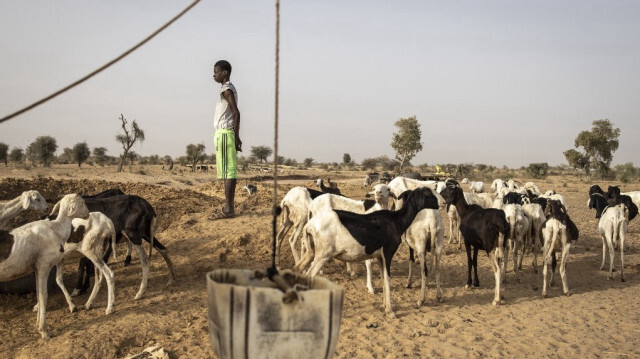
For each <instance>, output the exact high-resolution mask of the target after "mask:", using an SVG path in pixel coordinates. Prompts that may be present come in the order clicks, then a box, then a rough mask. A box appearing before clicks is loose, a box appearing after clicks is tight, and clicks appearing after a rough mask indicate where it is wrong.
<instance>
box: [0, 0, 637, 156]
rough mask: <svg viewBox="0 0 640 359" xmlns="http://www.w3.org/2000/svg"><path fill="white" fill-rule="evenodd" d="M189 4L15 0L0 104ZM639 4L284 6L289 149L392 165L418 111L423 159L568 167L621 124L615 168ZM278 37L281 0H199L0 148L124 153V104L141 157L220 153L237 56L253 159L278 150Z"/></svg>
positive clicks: (18, 99)
mask: <svg viewBox="0 0 640 359" xmlns="http://www.w3.org/2000/svg"><path fill="white" fill-rule="evenodd" d="M190 3H191V1H181V2H179V3H176V2H169V1H161V2H158V1H151V0H144V1H139V2H135V3H128V2H116V3H113V2H109V3H86V2H82V1H78V0H75V1H71V0H63V1H59V2H55V3H52V2H46V1H33V2H2V3H0V10H1V11H0V28H1V29H2V30H3V31H2V32H1V33H2V35H0V48H2V49H3V50H2V53H3V63H2V65H0V77H1V78H3V81H2V82H0V91H1V94H2V96H0V112H1V113H0V115H2V116H4V115H6V114H9V113H11V112H14V111H16V110H18V109H20V108H21V107H24V106H26V105H28V104H30V103H32V102H34V101H36V100H38V99H40V98H41V97H43V96H46V95H48V94H49V93H51V92H53V91H55V90H58V89H59V88H61V87H63V86H66V85H67V84H69V83H71V82H73V81H75V80H77V79H78V78H80V77H81V76H84V75H85V74H87V73H89V72H91V71H92V70H93V69H95V68H97V67H98V66H100V65H102V64H104V63H105V62H107V61H108V60H111V59H112V58H114V57H115V56H116V55H118V54H120V53H122V52H123V51H124V50H126V49H128V48H130V47H131V46H132V45H134V44H135V43H137V42H138V41H140V40H141V39H142V38H144V37H145V36H147V35H148V34H150V33H151V32H152V31H154V30H155V29H157V28H158V27H159V26H160V25H161V24H163V23H165V22H166V21H167V20H169V19H170V18H171V17H173V16H174V15H175V14H176V13H178V12H179V11H181V10H182V9H183V8H184V7H186V6H187V5H188V4H190ZM219 14H224V16H220V15H219ZM638 15H640V3H637V2H633V1H620V2H614V3H609V2H606V3H603V2H598V1H586V2H585V1H565V2H562V3H557V2H553V1H543V2H535V3H534V2H524V3H511V2H505V1H497V0H496V1H489V2H484V3H482V4H477V3H474V2H472V1H461V2H456V3H430V2H419V1H407V2H403V3H402V4H388V3H377V2H374V3H371V2H365V1H355V2H349V3H343V2H340V1H327V2H322V3H317V4H316V3H295V2H292V3H288V2H283V3H281V34H280V42H281V45H280V47H281V49H280V61H281V65H280V74H281V76H280V118H279V121H280V127H279V153H278V155H279V156H283V157H285V158H293V159H296V160H297V161H298V162H299V163H301V162H302V161H303V160H304V158H306V157H312V158H314V159H315V160H316V162H320V163H333V162H338V163H341V162H342V155H343V154H344V153H349V154H350V155H351V158H352V159H353V160H354V161H356V162H358V163H361V162H362V160H363V159H366V158H376V157H380V156H385V155H386V156H388V157H389V158H394V157H395V153H394V152H393V150H392V148H391V146H390V143H391V137H392V133H393V132H396V129H395V127H394V126H393V124H394V122H395V121H396V120H398V119H399V118H406V117H410V116H413V115H415V116H416V117H417V119H418V121H419V122H420V124H421V130H422V142H423V143H424V145H423V147H424V149H423V151H421V152H419V153H418V154H417V155H416V157H414V158H413V159H412V161H411V162H412V163H414V164H422V163H427V164H429V165H434V164H446V163H452V164H462V163H471V164H485V165H490V166H495V167H498V168H501V167H503V166H507V167H509V168H520V167H522V166H525V167H526V166H527V165H529V164H531V163H548V164H549V166H552V167H557V166H559V165H565V164H567V161H566V159H565V158H564V155H563V154H562V153H563V152H564V151H566V150H568V149H571V148H574V146H573V143H574V140H575V138H576V137H577V135H578V134H579V133H580V132H581V131H585V130H591V127H592V122H593V121H594V120H599V119H609V120H610V121H611V123H612V124H613V127H614V128H620V131H621V134H620V137H619V142H620V146H619V148H618V150H617V151H616V152H614V153H613V161H612V166H615V165H618V164H625V163H629V162H631V163H634V159H635V154H637V153H638V152H639V150H640V145H639V144H638V142H637V140H636V137H637V135H638V134H640V121H638V118H639V117H640V109H639V107H638V106H639V105H638V103H637V101H636V99H635V97H636V94H637V93H640V68H639V67H638V66H637V64H638V63H640V38H639V37H638V36H637V35H636V34H638V33H640V23H639V22H638V21H637V17H638ZM14 34H20V36H19V37H18V36H15V35H14ZM274 34H275V7H274V4H273V3H271V2H256V1H249V2H246V3H236V2H230V1H223V2H219V3H210V2H201V3H199V4H198V5H196V6H195V7H194V8H193V9H192V10H191V11H190V12H189V13H187V14H185V15H184V16H183V17H182V18H181V19H179V20H178V21H177V22H176V23H174V24H173V25H171V26H170V27H169V28H167V29H166V30H165V31H164V32H162V33H161V34H159V35H158V36H157V37H156V38H154V39H153V40H151V41H150V42H149V43H148V44H146V45H145V46H143V47H142V48H140V49H139V50H138V51H136V52H134V53H132V54H131V55H129V56H128V57H126V58H125V59H123V60H122V61H121V62H119V63H117V64H115V65H114V66H112V67H111V68H109V69H107V70H106V71H104V72H103V73H101V74H99V75H98V76H96V77H95V78H93V79H91V80H90V81H88V82H86V83H84V84H82V85H80V86H78V87H76V88H74V89H72V90H71V91H69V92H67V93H65V94H63V95H61V96H60V97H58V98H56V99H54V100H52V101H50V102H48V103H45V104H43V105H42V106H40V107H38V108H36V109H34V110H32V111H30V112H28V113H26V114H24V115H21V116H19V117H17V118H15V119H13V120H11V121H8V122H6V123H2V124H0V142H4V143H6V144H7V145H9V147H10V149H11V148H13V147H20V148H22V149H26V147H27V146H28V145H29V144H30V143H31V142H33V141H34V140H35V138H37V137H38V136H45V135H49V136H52V137H54V138H55V139H56V141H57V143H58V147H59V148H58V151H56V153H57V154H61V153H62V149H63V148H65V147H69V148H71V147H73V146H74V145H75V144H76V143H79V142H85V141H86V142H87V144H88V146H89V147H90V148H91V149H93V148H94V147H106V148H107V149H108V152H107V154H108V155H110V156H116V157H117V156H118V155H119V154H120V153H121V149H120V145H119V143H117V142H116V140H115V135H116V134H118V133H119V132H120V130H121V129H120V122H119V120H118V116H119V115H120V114H121V113H122V114H123V115H124V116H125V117H126V118H127V119H128V120H129V121H130V122H131V121H133V120H136V121H137V123H138V125H139V126H140V128H142V129H143V130H144V131H145V135H146V140H145V141H144V142H143V143H142V144H141V145H140V144H136V145H135V146H134V148H132V150H133V151H135V152H137V153H138V154H140V155H142V156H150V155H154V154H157V155H159V156H160V157H163V156H165V155H169V156H171V157H172V158H177V157H180V156H184V155H185V151H186V146H187V145H189V144H198V143H203V144H204V145H205V146H206V153H207V154H208V155H209V154H211V153H213V141H212V137H211V134H212V133H213V123H212V122H213V121H212V118H213V109H214V106H215V99H216V92H217V90H218V89H219V85H218V84H215V83H214V82H213V80H212V78H211V75H212V67H213V63H215V61H217V60H219V59H223V58H224V59H227V60H229V61H230V62H231V64H232V66H233V72H232V76H231V81H232V82H233V83H234V85H235V86H236V88H237V89H238V96H239V102H238V105H239V108H240V111H241V114H242V118H241V132H240V136H241V138H242V140H243V148H244V152H241V153H239V154H238V155H239V156H245V157H249V156H250V148H251V147H256V146H268V147H270V148H272V149H273V147H274V146H273V113H274V105H273V102H274V83H275V81H274V76H275V75H274V68H275V67H274V66H275V37H274ZM271 157H272V158H273V156H271Z"/></svg>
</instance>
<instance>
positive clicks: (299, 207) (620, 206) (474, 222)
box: [0, 176, 640, 339]
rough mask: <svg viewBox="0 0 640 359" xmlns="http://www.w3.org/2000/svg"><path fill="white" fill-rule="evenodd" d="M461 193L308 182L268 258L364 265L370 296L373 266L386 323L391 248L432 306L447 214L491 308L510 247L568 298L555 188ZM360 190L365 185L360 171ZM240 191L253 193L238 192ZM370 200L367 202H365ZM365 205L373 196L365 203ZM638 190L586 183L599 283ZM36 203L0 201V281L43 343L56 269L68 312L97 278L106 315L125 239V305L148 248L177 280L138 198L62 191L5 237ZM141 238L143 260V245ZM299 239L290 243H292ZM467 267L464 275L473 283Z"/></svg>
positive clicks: (563, 208) (565, 241)
mask: <svg viewBox="0 0 640 359" xmlns="http://www.w3.org/2000/svg"><path fill="white" fill-rule="evenodd" d="M461 183H462V184H465V185H467V186H468V188H469V190H470V191H464V190H463V188H462V186H461V185H460V183H458V182H457V181H456V180H454V179H448V180H447V181H423V180H419V179H412V178H407V177H396V178H394V179H393V180H390V181H389V182H384V183H377V184H375V185H374V186H373V190H372V191H371V192H369V193H368V194H367V198H368V199H365V200H354V199H350V198H347V197H345V196H343V195H342V194H341V193H340V190H339V188H338V187H337V185H336V184H335V183H332V182H331V181H330V180H328V181H327V185H325V182H324V181H323V180H322V179H318V180H317V182H316V185H317V187H319V188H320V190H319V191H318V190H314V189H310V188H306V187H294V188H292V189H291V190H290V191H289V192H288V193H287V194H286V195H285V196H284V198H283V199H282V202H281V204H280V205H281V207H282V222H281V224H280V228H279V231H278V234H277V241H278V246H277V251H278V254H279V252H281V245H282V243H283V240H284V238H285V237H286V234H287V232H288V231H289V230H290V229H292V233H291V235H290V236H289V245H290V247H291V250H292V254H293V258H294V262H295V265H294V270H295V271H300V272H302V271H305V270H306V273H307V274H308V275H309V276H310V277H313V276H315V275H317V274H318V273H319V272H320V271H321V269H322V267H323V265H324V264H325V263H326V262H327V261H329V260H330V259H334V258H335V259H338V260H341V261H344V262H346V263H347V271H349V272H350V273H351V275H354V274H355V272H353V271H352V269H351V267H350V265H349V264H350V263H352V262H362V261H364V262H365V265H366V269H367V289H368V291H369V292H370V293H374V289H373V285H372V278H371V263H372V260H373V259H377V260H378V262H379V264H380V268H381V277H382V283H383V286H382V287H383V306H384V308H385V312H386V313H388V314H389V315H390V316H392V317H395V314H394V313H393V310H392V306H391V296H390V282H389V276H390V268H391V261H392V259H393V256H394V254H395V253H396V251H397V249H398V247H399V246H400V244H401V243H402V242H403V241H404V242H405V243H406V244H407V245H408V247H409V254H410V264H409V276H408V280H407V286H410V285H411V282H412V265H411V263H412V262H413V261H414V258H415V256H417V257H418V262H419V268H420V272H421V276H422V281H421V292H420V298H419V300H418V305H422V304H423V303H424V302H425V300H426V283H427V274H428V267H427V263H426V260H427V252H430V253H431V254H432V255H431V268H432V270H433V271H434V272H435V282H436V288H437V289H436V290H437V291H436V298H437V300H438V301H442V290H441V288H440V260H441V256H442V253H443V249H444V230H445V228H444V225H443V221H442V216H441V214H440V210H444V212H445V213H446V214H447V216H448V218H449V223H450V226H449V236H448V243H457V244H458V248H460V247H461V245H462V243H463V242H464V245H465V248H466V254H467V264H468V266H467V267H468V271H467V284H466V285H467V287H471V286H474V287H478V286H479V284H480V283H479V280H478V268H477V257H478V251H480V250H483V251H485V252H486V253H487V254H488V256H489V259H490V261H491V266H492V269H493V273H494V276H495V295H494V299H493V304H494V305H496V304H499V303H500V302H501V295H500V285H501V284H502V283H504V282H505V273H506V266H507V262H508V259H509V254H510V252H511V254H512V256H513V266H514V273H515V276H516V279H517V280H519V279H518V274H519V271H520V270H521V268H522V259H523V255H524V251H525V247H529V248H531V251H532V253H533V266H534V271H535V272H536V273H537V271H538V268H537V254H538V252H539V251H540V247H541V245H542V263H543V289H542V294H543V296H545V297H546V296H547V279H548V267H549V266H551V269H552V270H551V275H550V281H551V284H553V275H554V273H555V269H556V266H557V262H556V253H561V255H560V266H559V272H560V276H561V278H562V284H563V292H564V293H565V294H567V295H568V293H569V288H568V285H567V278H566V270H565V267H566V261H567V256H568V254H569V250H570V248H571V245H572V243H573V242H575V241H576V240H577V239H578V229H577V227H576V225H575V224H574V223H573V222H572V221H571V219H570V218H569V213H568V210H567V204H566V201H565V199H564V196H562V195H560V194H556V193H555V192H553V191H548V192H546V193H541V192H540V190H539V189H538V187H537V186H536V185H535V184H534V183H531V182H529V183H527V184H525V185H524V186H519V185H518V184H517V183H516V182H514V181H513V180H509V181H503V180H499V179H497V180H495V181H494V182H493V183H492V185H491V191H492V192H490V193H486V192H484V184H483V183H482V182H471V181H468V180H467V179H464V180H462V181H461ZM365 185H366V186H368V185H373V183H371V178H370V177H369V176H367V179H366V180H365ZM245 189H246V190H247V191H248V193H249V195H253V194H255V192H256V191H257V188H256V187H255V186H254V185H252V186H250V187H247V186H246V187H245ZM371 197H372V198H371ZM369 198H371V199H369ZM638 204H640V191H637V192H629V193H621V192H620V189H619V188H618V187H609V188H608V191H607V192H604V191H603V190H602V189H601V188H600V187H599V186H597V185H594V186H592V187H591V189H590V190H589V202H588V207H589V208H593V209H595V210H596V218H600V220H599V224H598V229H599V232H600V234H601V237H602V243H603V247H602V251H603V254H602V266H601V269H603V268H604V266H605V253H606V252H607V251H608V253H609V259H610V260H609V279H612V278H613V260H614V250H615V249H616V248H618V247H619V248H620V259H621V262H622V265H621V271H620V277H621V280H622V281H624V280H625V279H624V240H625V234H626V231H627V226H628V222H629V221H630V220H632V219H633V218H634V217H635V216H636V215H637V213H638ZM47 209H48V204H47V202H46V200H45V199H44V198H43V197H42V196H41V195H40V194H39V193H38V192H37V191H33V190H31V191H26V192H23V193H22V195H20V196H19V197H17V198H15V199H13V200H10V201H7V202H3V203H0V281H9V280H12V279H15V278H18V277H21V276H23V275H25V274H29V273H31V272H35V278H36V291H37V304H36V306H35V307H34V311H36V312H37V321H36V323H37V328H38V331H39V333H40V334H41V336H42V338H45V339H47V338H49V332H48V329H47V325H46V316H45V313H46V303H47V281H48V276H49V273H50V271H51V269H52V268H53V267H54V266H55V267H56V269H57V271H56V283H57V285H58V286H59V287H60V289H61V290H62V292H63V294H64V296H65V298H66V300H67V303H68V305H69V309H70V311H72V312H73V311H75V309H76V307H75V305H74V303H73V301H72V299H71V298H72V297H73V296H76V295H78V294H80V293H83V292H86V291H87V290H88V288H89V285H90V281H89V280H90V277H91V276H93V275H95V278H96V280H95V281H94V286H93V289H92V292H91V294H90V296H89V299H88V300H87V302H86V304H85V308H87V309H89V308H91V306H92V303H93V301H94V300H95V298H96V295H97V294H98V291H99V288H100V286H101V284H102V281H103V280H105V281H106V283H107V290H108V297H107V298H108V299H107V308H106V313H107V314H109V313H111V312H112V311H113V305H114V297H115V294H114V275H113V272H112V270H111V269H110V268H109V267H108V266H107V264H106V263H107V261H108V259H109V257H110V256H111V254H112V253H113V256H114V258H115V256H116V255H115V251H114V249H115V244H116V243H117V242H119V241H120V240H121V239H122V238H125V237H126V239H127V240H128V242H127V243H128V245H129V247H128V252H127V257H126V259H125V265H128V264H129V263H130V262H131V252H132V249H133V248H135V250H136V252H137V254H138V256H139V258H140V263H141V267H142V281H141V283H140V288H139V290H138V292H137V293H136V295H135V299H139V298H141V297H142V296H143V295H144V293H145V291H146V289H147V280H148V277H149V258H150V256H151V249H152V248H155V249H156V250H157V251H158V253H160V255H161V256H162V257H163V258H164V260H165V262H166V264H167V267H168V270H169V283H168V285H169V284H171V283H172V282H173V281H174V280H175V271H174V268H173V264H172V262H171V259H170V258H169V255H168V251H167V249H166V248H165V247H164V246H163V245H162V244H161V243H160V242H159V241H158V239H157V238H155V236H154V233H153V230H154V227H155V221H156V213H155V211H154V209H153V207H152V206H151V204H150V203H149V202H148V201H146V200H145V199H144V198H142V197H139V196H134V195H126V194H124V193H123V192H122V191H120V190H117V189H112V190H107V191H104V192H101V193H98V194H95V195H83V196H80V195H77V194H68V195H65V196H64V197H62V199H61V200H60V201H58V202H57V203H56V204H55V206H54V207H53V209H52V211H51V212H50V214H49V215H47V216H45V217H43V219H41V220H38V221H34V222H31V223H27V224H25V225H23V226H21V227H18V228H14V229H11V230H8V229H7V228H6V227H7V226H8V225H9V223H10V222H11V220H12V219H13V218H15V217H16V216H18V214H20V213H21V212H23V211H26V210H34V211H38V212H45V211H47ZM143 240H145V241H147V242H149V244H150V246H149V254H148V255H147V254H146V253H145V251H144V250H143V248H142V241H143ZM298 242H299V243H298ZM76 253H79V254H80V255H81V256H80V257H81V258H80V261H79V268H78V283H77V285H76V288H75V289H74V291H73V292H72V293H71V294H69V292H68V291H67V289H66V288H65V286H64V282H63V265H64V263H65V260H68V259H70V258H75V257H74V255H77V254H76ZM472 271H473V276H472Z"/></svg>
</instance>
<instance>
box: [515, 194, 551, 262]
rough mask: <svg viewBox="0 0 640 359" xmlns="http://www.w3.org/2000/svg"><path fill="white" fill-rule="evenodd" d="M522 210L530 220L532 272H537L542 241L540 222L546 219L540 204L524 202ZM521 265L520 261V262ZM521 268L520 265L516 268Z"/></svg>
mask: <svg viewBox="0 0 640 359" xmlns="http://www.w3.org/2000/svg"><path fill="white" fill-rule="evenodd" d="M522 210H524V213H525V214H526V215H527V218H529V221H530V222H531V226H530V227H531V232H530V233H531V234H530V235H529V238H530V242H529V243H531V248H532V252H533V259H532V264H533V273H538V252H539V251H540V246H541V243H542V224H543V223H544V221H545V220H546V219H547V217H545V215H544V211H543V210H542V206H540V205H539V204H537V203H525V204H523V205H522ZM520 265H522V263H520ZM518 269H522V267H520V268H518Z"/></svg>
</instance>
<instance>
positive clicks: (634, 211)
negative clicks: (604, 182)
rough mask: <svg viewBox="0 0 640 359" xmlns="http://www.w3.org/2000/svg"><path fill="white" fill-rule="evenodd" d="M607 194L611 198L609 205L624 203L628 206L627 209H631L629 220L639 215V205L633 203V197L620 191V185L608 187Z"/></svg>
mask: <svg viewBox="0 0 640 359" xmlns="http://www.w3.org/2000/svg"><path fill="white" fill-rule="evenodd" d="M607 196H608V197H609V199H610V201H609V205H616V204H620V203H624V205H625V206H627V209H628V210H629V221H631V220H632V219H634V218H636V216H637V215H638V206H636V204H635V203H633V200H631V197H629V196H627V195H625V194H621V193H620V187H618V186H609V188H608V189H607Z"/></svg>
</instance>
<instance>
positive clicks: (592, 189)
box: [589, 184, 605, 197]
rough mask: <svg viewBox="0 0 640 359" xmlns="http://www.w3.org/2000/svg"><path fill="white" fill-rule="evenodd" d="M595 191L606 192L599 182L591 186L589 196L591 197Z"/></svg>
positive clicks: (602, 193)
mask: <svg viewBox="0 0 640 359" xmlns="http://www.w3.org/2000/svg"><path fill="white" fill-rule="evenodd" d="M594 193H600V194H601V195H604V194H605V193H604V191H603V190H602V188H601V187H600V186H598V185H597V184H594V185H592V186H591V187H589V197H591V195H592V194H594Z"/></svg>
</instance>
